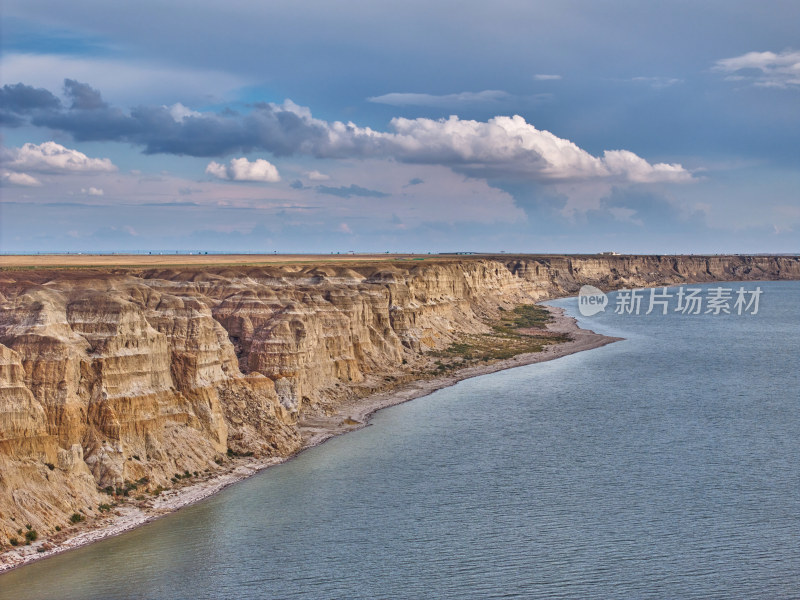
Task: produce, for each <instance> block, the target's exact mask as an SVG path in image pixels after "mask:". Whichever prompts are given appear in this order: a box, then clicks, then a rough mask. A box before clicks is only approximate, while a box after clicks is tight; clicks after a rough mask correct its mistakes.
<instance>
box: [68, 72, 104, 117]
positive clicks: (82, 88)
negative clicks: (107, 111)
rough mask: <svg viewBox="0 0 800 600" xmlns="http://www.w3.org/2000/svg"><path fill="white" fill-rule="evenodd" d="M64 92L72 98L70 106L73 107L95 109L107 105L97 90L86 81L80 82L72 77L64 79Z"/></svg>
mask: <svg viewBox="0 0 800 600" xmlns="http://www.w3.org/2000/svg"><path fill="white" fill-rule="evenodd" d="M64 93H65V94H66V95H67V96H68V97H70V98H72V108H74V109H78V110H96V109H98V108H106V107H107V106H108V105H107V104H106V103H105V102H104V101H103V98H102V97H101V96H100V92H99V91H98V90H96V89H94V88H93V87H92V86H90V85H89V84H87V83H81V82H79V81H75V80H74V79H65V80H64Z"/></svg>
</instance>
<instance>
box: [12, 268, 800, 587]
mask: <svg viewBox="0 0 800 600" xmlns="http://www.w3.org/2000/svg"><path fill="white" fill-rule="evenodd" d="M723 285H726V286H727V287H730V288H737V287H738V284H723ZM743 285H744V287H745V288H747V289H755V287H756V286H760V287H761V289H762V290H763V294H762V296H761V297H760V306H759V312H758V314H757V315H750V314H745V315H741V316H739V315H735V314H734V315H713V314H701V315H684V314H680V313H675V312H674V311H673V310H672V307H670V314H668V315H666V316H663V315H660V314H656V313H653V314H651V315H650V316H644V315H638V316H637V315H616V314H613V307H614V304H615V297H614V296H613V295H612V298H611V305H610V306H609V307H608V308H607V310H606V312H605V313H600V314H598V315H595V316H592V317H588V318H583V319H581V324H583V325H584V326H586V327H589V328H592V329H595V330H596V331H599V332H601V333H607V334H611V335H619V336H622V337H625V338H626V340H625V341H622V342H618V343H615V344H612V345H610V346H606V347H604V348H600V349H597V350H593V351H590V352H584V353H580V354H575V355H572V356H568V357H565V358H563V359H559V360H556V361H552V362H548V363H543V364H539V365H530V366H527V367H521V368H517V369H512V370H509V371H504V372H500V373H496V374H493V375H488V376H483V377H479V378H476V379H471V380H467V381H464V382H461V383H460V384H458V385H456V386H454V387H452V388H448V389H443V390H440V391H438V392H436V393H434V394H432V395H430V396H428V397H426V398H421V399H418V400H415V401H413V402H410V403H408V404H404V405H401V406H396V407H393V408H390V409H387V410H384V411H382V412H380V413H379V414H377V415H376V416H375V418H374V420H373V424H372V426H371V427H367V428H365V429H363V430H361V431H358V432H355V433H352V434H349V435H346V436H343V437H338V438H335V439H333V440H331V441H329V442H327V443H326V444H324V445H323V446H320V447H317V448H314V449H312V450H310V451H308V452H305V453H303V454H302V455H300V456H299V457H298V458H296V459H295V460H292V461H289V462H288V463H285V464H283V465H281V466H279V467H276V468H273V469H269V470H268V471H266V472H263V473H261V474H259V475H257V476H255V477H253V478H251V479H250V480H247V481H245V482H243V483H241V484H238V485H236V486H233V487H232V488H229V489H228V490H226V491H224V492H223V493H221V494H219V495H217V496H215V497H213V498H211V499H209V500H207V501H205V502H202V503H201V504H198V505H195V506H192V507H189V508H186V509H184V510H181V511H180V512H178V513H176V514H174V515H171V516H170V517H168V518H165V519H162V520H160V521H157V522H155V523H152V524H150V525H148V526H146V527H143V528H141V529H138V530H136V531H133V532H131V533H129V534H126V535H123V536H120V537H118V538H114V539H110V540H106V541H104V542H101V543H98V544H95V545H92V546H89V547H86V548H83V549H79V550H76V551H73V552H69V553H66V554H63V555H61V556H57V557H55V558H52V559H49V560H45V561H42V562H41V563H38V564H33V565H30V566H28V567H25V568H22V569H19V570H17V571H13V572H11V573H9V574H6V575H3V576H0V598H3V599H5V598H15V599H19V598H26V599H40V598H53V599H59V600H67V599H71V598H80V599H94V598H96V599H111V598H126V599H127V598H131V599H133V598H170V599H171V598H175V599H178V598H180V599H183V598H186V599H190V598H191V599H196V598H197V599H199V598H303V599H320V598H348V599H349V598H425V599H429V598H452V599H463V598H581V599H585V598H603V599H606V598H789V597H795V598H796V597H798V596H800V435H798V432H800V410H799V409H800V406H799V404H800V399H799V396H800V393H798V392H799V391H800V375H799V374H798V371H799V369H798V367H800V316H799V315H800V311H798V301H800V282H781V283H759V284H755V283H746V284H743ZM700 287H702V288H703V290H704V293H706V291H707V290H708V289H709V288H710V287H714V286H700ZM673 291H674V290H673ZM553 304H556V305H560V306H564V307H567V308H568V310H569V311H570V312H571V313H572V314H575V311H576V306H577V304H576V300H575V299H571V300H563V301H558V302H554V303H553ZM644 309H645V306H643V308H642V310H644Z"/></svg>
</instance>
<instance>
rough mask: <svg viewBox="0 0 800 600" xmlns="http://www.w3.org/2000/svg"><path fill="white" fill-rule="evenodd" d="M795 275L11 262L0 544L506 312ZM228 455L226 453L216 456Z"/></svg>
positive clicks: (747, 269) (403, 369)
mask: <svg viewBox="0 0 800 600" xmlns="http://www.w3.org/2000/svg"><path fill="white" fill-rule="evenodd" d="M771 279H800V259H798V258H797V257H743V256H728V257H724V256H715V257H699V256H663V257H659V256H571V257H568V256H563V257H560V256H538V257H537V256H495V257H483V256H481V257H458V258H452V257H451V258H447V257H441V258H439V257H437V258H427V259H426V260H402V261H400V260H397V261H387V262H364V263H358V262H353V263H348V264H344V263H342V264H336V263H319V264H318V265H316V266H301V265H289V264H287V265H281V266H260V267H257V266H215V267H190V268H182V269H178V268H173V269H170V268H160V269H151V270H144V269H134V268H127V269H126V268H106V269H90V268H86V269H72V270H55V269H54V270H44V269H42V270H38V269H35V270H18V271H14V270H6V271H3V272H0V547H2V546H3V545H5V544H6V540H8V539H9V538H11V537H15V536H17V537H20V536H19V533H18V532H19V531H20V530H22V528H23V527H24V526H25V525H31V527H32V528H34V529H36V530H37V531H38V532H39V534H49V533H52V532H53V531H54V528H55V527H56V526H59V527H66V526H68V525H69V522H70V516H71V515H73V514H74V513H79V514H83V515H86V516H92V515H95V514H97V510H98V506H99V505H100V504H102V503H106V502H109V496H108V495H107V494H106V493H104V492H103V491H102V490H103V489H104V488H109V487H110V488H111V490H114V491H118V492H119V493H120V494H122V493H130V494H134V495H136V494H140V493H144V492H146V491H152V490H154V489H157V488H158V487H159V486H163V487H169V486H171V485H173V484H174V483H175V482H176V480H177V479H179V478H176V475H179V476H180V478H182V477H183V476H184V474H186V476H187V477H189V476H190V475H192V474H197V473H201V472H214V471H217V470H219V469H221V468H224V462H225V460H226V455H227V456H230V455H237V454H246V455H249V454H250V453H252V454H253V455H256V456H261V457H265V456H286V455H289V454H291V453H293V452H295V451H296V450H297V449H298V448H299V447H300V443H301V439H300V435H299V433H298V422H299V420H300V419H302V418H304V417H305V416H307V415H313V414H315V413H317V414H324V413H328V412H330V411H331V410H332V409H333V408H335V407H336V406H337V405H338V404H339V403H341V402H344V401H346V400H352V399H353V398H356V397H362V396H365V395H368V394H371V393H374V392H376V391H378V390H382V389H385V388H386V387H388V386H391V385H393V383H394V382H397V381H401V380H408V379H410V378H414V377H418V376H420V373H421V372H422V371H423V370H424V369H425V368H427V366H428V365H429V363H430V359H429V357H428V356H426V353H428V352H429V351H431V350H437V349H438V350H441V349H443V348H445V347H447V346H448V345H450V344H451V343H452V342H454V341H456V340H457V339H459V337H460V336H463V335H464V334H478V333H482V332H486V331H488V330H489V327H488V325H487V322H489V321H490V320H491V319H493V318H496V317H497V316H498V315H499V313H500V310H501V309H506V310H507V309H509V308H512V307H514V306H516V305H519V304H530V303H533V302H536V301H539V300H542V299H546V298H554V297H559V296H565V295H571V294H575V293H576V292H577V290H578V289H579V287H580V286H581V285H583V284H592V285H595V286H597V287H599V288H601V289H615V288H620V287H645V286H653V285H669V284H681V283H686V282H703V281H733V280H737V281H738V280H771ZM221 465H222V466H221Z"/></svg>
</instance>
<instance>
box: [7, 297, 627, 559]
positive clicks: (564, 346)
mask: <svg viewBox="0 0 800 600" xmlns="http://www.w3.org/2000/svg"><path fill="white" fill-rule="evenodd" d="M546 308H547V309H548V310H549V311H550V312H551V314H552V315H553V317H554V320H553V321H552V322H551V323H549V324H548V325H547V329H548V330H549V331H552V332H554V333H558V334H569V335H570V336H571V338H572V339H571V340H570V341H568V342H564V343H561V344H555V345H551V346H546V347H545V348H544V350H543V351H542V352H536V353H530V354H519V355H517V356H514V357H512V358H510V359H507V360H501V361H497V362H494V363H491V364H482V365H475V366H470V367H466V368H463V369H460V370H458V371H455V372H453V373H451V374H448V375H445V376H442V377H437V378H434V379H423V380H417V381H412V382H410V383H406V384H402V385H400V386H399V387H397V388H394V389H392V390H389V391H386V392H383V393H380V394H375V395H372V396H368V397H366V398H361V399H359V400H357V401H353V402H351V403H345V404H343V405H342V406H341V407H340V408H339V410H337V412H336V413H334V414H331V415H329V416H326V417H314V418H308V419H304V420H301V422H300V431H301V434H302V437H303V444H302V447H301V449H300V450H299V451H298V452H296V453H295V454H292V455H291V456H287V457H279V458H267V459H253V458H237V459H234V460H233V461H232V462H231V463H230V464H229V466H228V468H227V469H226V470H225V472H223V473H216V474H214V475H212V476H210V477H209V478H208V479H205V480H201V481H198V482H196V483H193V484H190V485H187V486H185V487H181V488H178V489H173V490H167V491H165V492H163V493H162V494H160V495H159V496H158V497H156V498H151V499H148V500H145V501H142V502H139V503H133V502H130V503H126V504H123V505H120V506H118V507H116V509H115V510H114V512H113V513H111V514H110V515H109V516H108V517H106V518H104V519H102V520H98V521H95V522H93V523H92V524H90V525H87V526H86V529H84V530H82V531H80V532H79V533H76V534H73V535H69V536H68V537H65V538H64V539H63V540H58V541H54V540H42V541H39V542H36V543H34V544H31V545H30V546H23V547H21V548H16V549H13V550H10V551H8V552H5V553H4V554H2V555H0V573H3V572H5V571H9V570H11V569H14V568H16V567H20V566H22V565H25V564H28V563H30V562H33V561H35V560H40V559H43V558H47V557H49V556H53V555H55V554H60V553H62V552H65V551H67V550H72V549H74V548H79V547H81V546H85V545H87V544H91V543H92V542H96V541H99V540H102V539H105V538H108V537H112V536H116V535H119V534H121V533H124V532H126V531H130V530H132V529H134V528H136V527H140V526H142V525H144V524H146V523H149V522H151V521H154V520H155V519H158V518H161V517H163V516H165V515H168V514H170V513H173V512H175V511H177V510H179V509H180V508H183V507H185V506H188V505H191V504H195V503H196V502H199V501H200V500H203V499H204V498H208V497H209V496H211V495H213V494H216V493H217V492H219V491H221V490H223V489H225V488H226V487H228V486H230V485H232V484H234V483H236V482H238V481H241V480H243V479H246V478H248V477H250V476H252V475H254V474H256V473H258V472H259V471H262V470H264V469H266V468H268V467H271V466H274V465H277V464H280V463H283V462H285V461H286V460H289V459H291V458H292V457H294V456H297V454H299V453H300V452H302V451H304V450H306V449H308V448H312V447H314V446H317V445H319V444H321V443H323V442H324V441H325V440H328V439H330V438H331V437H334V436H336V435H340V434H343V433H348V432H350V431H356V430H358V429H360V428H362V427H365V426H367V425H368V424H369V418H370V416H371V415H372V414H374V413H375V412H377V411H379V410H381V409H382V408H387V407H389V406H394V405H396V404H401V403H403V402H408V401H410V400H414V399H415V398H420V397H422V396H427V395H428V394H430V393H432V392H434V391H436V390H439V389H442V388H445V387H449V386H451V385H455V384H456V383H458V382H459V381H462V380H464V379H469V378H472V377H478V376H480V375H486V374H489V373H494V372H497V371H502V370H505V369H510V368H513V367H520V366H524V365H530V364H534V363H540V362H545V361H548V360H554V359H556V358H561V357H562V356H567V355H569V354H575V353H577V352H582V351H584V350H591V349H594V348H599V347H601V346H605V345H607V344H610V343H612V342H615V341H619V340H620V339H622V338H615V337H609V336H604V335H601V334H598V333H595V332H593V331H590V330H587V329H581V328H580V327H578V325H577V322H576V320H575V319H574V318H572V317H569V316H567V315H566V314H565V313H564V310H563V309H561V308H556V307H551V306H546ZM44 544H47V545H48V546H49V549H47V550H45V551H43V552H40V551H39V550H40V549H41V548H42V547H43V545H44Z"/></svg>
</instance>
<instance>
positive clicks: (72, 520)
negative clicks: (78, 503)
mask: <svg viewBox="0 0 800 600" xmlns="http://www.w3.org/2000/svg"><path fill="white" fill-rule="evenodd" d="M85 518H86V517H84V516H83V515H82V514H81V513H72V516H71V517H70V518H69V522H70V523H74V524H77V523H80V522H81V521H83V520H84V519H85Z"/></svg>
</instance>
